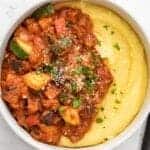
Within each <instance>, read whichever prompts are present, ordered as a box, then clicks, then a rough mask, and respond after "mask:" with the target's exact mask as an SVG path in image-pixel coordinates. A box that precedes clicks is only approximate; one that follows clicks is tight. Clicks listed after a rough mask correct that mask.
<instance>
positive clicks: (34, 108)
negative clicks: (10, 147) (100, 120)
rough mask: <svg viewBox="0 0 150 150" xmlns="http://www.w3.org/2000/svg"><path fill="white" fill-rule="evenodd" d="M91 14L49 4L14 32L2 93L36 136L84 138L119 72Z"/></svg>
mask: <svg viewBox="0 0 150 150" xmlns="http://www.w3.org/2000/svg"><path fill="white" fill-rule="evenodd" d="M97 44H99V41H98V40H97V38H96V36H95V35H94V33H93V24H92V21H91V19H90V17H89V16H88V15H87V14H84V13H83V12H82V11H81V10H79V9H75V8H71V7H61V8H59V9H58V8H57V9H56V8H55V7H54V5H52V4H48V5H45V6H43V7H41V8H39V9H37V10H36V11H35V12H34V13H33V14H32V15H31V16H30V17H29V18H27V19H26V20H24V21H23V22H22V24H21V25H19V27H18V28H17V29H16V31H15V32H14V34H13V35H12V37H11V39H10V42H9V43H8V47H7V48H6V53H5V57H4V60H3V65H2V79H1V87H2V97H3V99H4V101H5V102H6V103H7V104H8V107H9V108H10V111H11V112H12V114H13V116H14V117H15V119H16V120H17V122H18V124H19V125H20V126H22V127H23V128H24V129H25V130H26V131H28V132H29V133H30V134H31V136H32V137H34V138H35V139H37V140H39V141H42V142H45V143H49V144H58V143H59V140H60V138H61V136H66V137H68V138H69V139H70V140H71V141H72V142H77V141H79V140H80V139H81V138H82V137H83V136H84V134H85V133H86V132H88V130H89V129H90V127H91V124H92V122H93V120H94V119H95V115H96V113H97V110H98V108H99V104H100V103H101V101H102V99H103V97H104V96H105V94H106V92H107V91H108V88H109V86H110V84H111V83H112V80H113V77H112V75H111V73H110V71H109V69H108V67H107V64H106V61H104V60H103V59H102V58H101V56H100V54H99V53H98V52H97V50H96V45H97Z"/></svg>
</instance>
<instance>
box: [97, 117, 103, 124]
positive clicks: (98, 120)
mask: <svg viewBox="0 0 150 150" xmlns="http://www.w3.org/2000/svg"><path fill="white" fill-rule="evenodd" d="M103 121H104V120H103V119H102V118H97V119H96V123H102V122H103Z"/></svg>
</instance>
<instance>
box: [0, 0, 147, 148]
mask: <svg viewBox="0 0 150 150" xmlns="http://www.w3.org/2000/svg"><path fill="white" fill-rule="evenodd" d="M39 1H44V0H0V14H1V15H0V22H1V23H0V42H2V39H3V34H4V33H5V32H6V31H7V29H8V28H9V25H10V24H11V23H13V21H14V19H15V17H16V16H17V14H19V12H21V9H22V6H24V7H25V6H27V7H30V6H32V4H33V3H38V2H39ZM111 1H112V2H115V3H117V4H118V5H122V6H123V7H124V9H125V10H127V11H128V12H129V13H130V14H131V15H132V16H133V17H134V18H135V19H138V23H139V24H140V25H141V26H143V29H144V30H145V32H146V34H147V36H148V37H149V39H150V16H149V14H150V9H149V6H150V1H148V0H132V1H131V0H111ZM149 41H150V40H149ZM144 126H145V125H144V124H143V126H142V127H141V128H140V129H139V130H137V132H136V133H135V134H133V135H132V136H131V137H130V138H129V139H128V140H126V141H125V142H124V143H122V144H121V145H120V146H119V147H117V148H115V150H140V147H141V142H142V137H143V132H144ZM0 150H34V148H32V147H31V146H29V145H27V144H26V143H25V142H23V141H22V140H21V139H20V138H19V137H17V136H16V135H15V133H14V132H13V131H12V130H11V129H10V128H9V126H8V125H7V123H6V122H5V121H4V120H3V118H2V116H0Z"/></svg>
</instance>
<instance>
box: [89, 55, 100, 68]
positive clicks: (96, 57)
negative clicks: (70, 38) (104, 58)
mask: <svg viewBox="0 0 150 150" xmlns="http://www.w3.org/2000/svg"><path fill="white" fill-rule="evenodd" d="M91 56H92V62H93V64H94V66H98V65H99V63H100V61H101V57H100V55H98V54H97V53H95V52H91Z"/></svg>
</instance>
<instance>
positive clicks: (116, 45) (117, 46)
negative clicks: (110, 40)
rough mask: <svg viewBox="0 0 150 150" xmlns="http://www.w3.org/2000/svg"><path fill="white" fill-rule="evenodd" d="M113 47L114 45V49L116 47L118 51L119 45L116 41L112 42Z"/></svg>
mask: <svg viewBox="0 0 150 150" xmlns="http://www.w3.org/2000/svg"><path fill="white" fill-rule="evenodd" d="M113 47H114V48H115V49H117V50H118V51H119V50H120V46H119V44H118V43H116V44H114V45H113Z"/></svg>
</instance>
